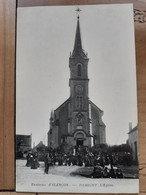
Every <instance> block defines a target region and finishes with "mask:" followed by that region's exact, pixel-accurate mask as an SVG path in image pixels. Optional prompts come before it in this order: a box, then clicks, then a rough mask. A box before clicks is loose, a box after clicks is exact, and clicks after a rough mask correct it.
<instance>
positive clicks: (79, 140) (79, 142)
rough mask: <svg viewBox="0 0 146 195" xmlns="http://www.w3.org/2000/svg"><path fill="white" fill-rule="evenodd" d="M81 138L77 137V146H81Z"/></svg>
mask: <svg viewBox="0 0 146 195" xmlns="http://www.w3.org/2000/svg"><path fill="white" fill-rule="evenodd" d="M83 142H84V141H83V140H81V139H77V146H78V147H79V146H83Z"/></svg>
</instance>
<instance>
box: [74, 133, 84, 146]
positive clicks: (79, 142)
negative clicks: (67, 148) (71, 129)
mask: <svg viewBox="0 0 146 195" xmlns="http://www.w3.org/2000/svg"><path fill="white" fill-rule="evenodd" d="M75 140H76V146H77V147H79V146H83V145H84V141H85V135H84V133H83V132H81V131H80V132H76V134H75Z"/></svg>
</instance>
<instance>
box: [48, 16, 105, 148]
mask: <svg viewBox="0 0 146 195" xmlns="http://www.w3.org/2000/svg"><path fill="white" fill-rule="evenodd" d="M88 62H89V58H88V57H87V54H85V52H84V51H83V49H82V43H81V35H80V24H79V18H78V20H77V29H76V35H75V43H74V49H73V52H72V54H70V58H69V68H70V79H69V87H70V97H69V99H67V100H66V101H65V102H64V103H63V104H62V105H61V106H59V107H58V108H57V109H56V110H54V111H52V112H51V117H50V130H49V132H48V146H51V147H52V148H56V147H57V146H59V145H60V144H61V143H67V144H68V145H72V146H88V147H91V146H93V145H95V144H105V143H106V139H105V124H104V123H103V121H102V115H103V111H102V110H100V109H99V108H98V107H97V106H96V105H95V104H94V103H93V102H91V101H90V100H89V94H88V85H89V78H88Z"/></svg>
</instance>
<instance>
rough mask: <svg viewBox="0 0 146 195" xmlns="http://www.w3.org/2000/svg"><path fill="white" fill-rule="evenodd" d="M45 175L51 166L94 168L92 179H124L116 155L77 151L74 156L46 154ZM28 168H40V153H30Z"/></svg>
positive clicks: (54, 153)
mask: <svg viewBox="0 0 146 195" xmlns="http://www.w3.org/2000/svg"><path fill="white" fill-rule="evenodd" d="M43 160H44V173H45V174H48V173H49V167H50V166H75V165H76V166H80V167H92V168H93V172H92V173H91V174H90V176H91V178H123V173H122V170H121V169H120V167H119V166H118V158H117V156H116V155H113V154H112V155H108V154H96V155H95V154H93V153H92V152H89V151H86V153H85V152H82V151H80V150H76V152H74V153H72V154H59V153H57V152H46V153H45V154H44V159H43ZM26 166H28V167H31V169H37V168H38V167H39V161H38V153H37V152H33V153H28V155H27V163H26Z"/></svg>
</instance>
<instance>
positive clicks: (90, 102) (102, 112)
mask: <svg viewBox="0 0 146 195" xmlns="http://www.w3.org/2000/svg"><path fill="white" fill-rule="evenodd" d="M89 103H90V104H91V105H92V106H94V107H95V108H96V109H98V110H99V111H100V112H101V113H103V110H101V109H100V108H99V107H98V106H96V105H95V104H94V103H93V102H92V101H91V100H89Z"/></svg>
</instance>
